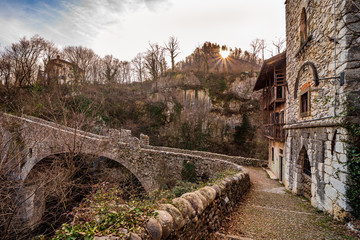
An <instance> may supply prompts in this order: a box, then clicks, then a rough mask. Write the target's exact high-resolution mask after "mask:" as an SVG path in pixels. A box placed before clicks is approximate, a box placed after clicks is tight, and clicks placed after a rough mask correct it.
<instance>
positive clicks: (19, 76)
mask: <svg viewBox="0 0 360 240" xmlns="http://www.w3.org/2000/svg"><path fill="white" fill-rule="evenodd" d="M45 45H46V41H45V40H44V39H43V38H41V37H39V36H37V35H35V36H33V37H32V38H31V39H30V40H28V39H26V38H25V37H24V38H22V39H20V41H19V42H18V43H13V44H12V45H11V47H9V48H6V49H5V52H6V55H7V56H8V57H9V59H10V61H11V66H12V74H13V76H14V82H15V85H17V86H24V85H29V84H32V83H33V82H35V81H36V77H37V71H38V69H39V58H40V56H41V53H42V51H43V50H44V47H45Z"/></svg>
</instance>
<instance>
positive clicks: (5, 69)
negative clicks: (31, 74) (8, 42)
mask: <svg viewBox="0 0 360 240" xmlns="http://www.w3.org/2000/svg"><path fill="white" fill-rule="evenodd" d="M10 76H11V60H10V58H9V56H8V55H7V54H2V55H1V56H0V83H3V84H4V85H5V86H6V87H9V84H10Z"/></svg>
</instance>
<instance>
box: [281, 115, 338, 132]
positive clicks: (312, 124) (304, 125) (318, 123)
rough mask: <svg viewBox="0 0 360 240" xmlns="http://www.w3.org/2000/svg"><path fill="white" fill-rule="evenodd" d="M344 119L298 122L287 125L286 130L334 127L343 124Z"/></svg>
mask: <svg viewBox="0 0 360 240" xmlns="http://www.w3.org/2000/svg"><path fill="white" fill-rule="evenodd" d="M343 120H344V117H337V118H335V117H325V118H320V119H313V120H308V121H303V122H296V123H290V124H286V125H285V126H284V129H300V128H316V127H334V126H337V125H339V124H341V123H342V122H343Z"/></svg>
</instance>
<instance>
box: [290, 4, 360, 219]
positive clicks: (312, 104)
mask: <svg viewBox="0 0 360 240" xmlns="http://www.w3.org/2000/svg"><path fill="white" fill-rule="evenodd" d="M353 4H357V5H358V6H360V5H359V1H348V0H336V1H335V9H336V10H335V15H334V1H333V0H288V1H286V38H287V61H286V65H287V66H286V73H287V82H288V90H289V92H288V94H287V100H286V126H285V128H286V129H287V132H286V136H287V137H286V143H285V149H286V173H285V174H286V176H285V177H286V182H285V185H286V187H287V188H288V189H290V190H292V192H294V193H296V194H301V195H305V196H307V195H309V191H308V190H307V187H306V185H310V186H311V187H310V196H308V197H309V198H310V199H311V203H312V205H314V206H315V207H317V208H319V209H321V210H325V211H326V212H329V213H331V214H332V215H334V216H335V217H338V218H340V219H341V218H342V217H343V216H344V212H347V211H351V209H350V207H349V206H348V204H347V200H346V197H345V193H346V182H347V169H346V165H345V163H346V161H347V157H346V139H347V133H346V131H345V129H343V128H341V127H339V123H341V122H342V120H343V118H342V116H344V115H346V111H345V104H346V103H347V99H348V96H349V95H350V94H353V93H355V94H357V95H358V94H359V90H360V85H359V82H360V81H359V79H360V63H359V62H360V48H359V42H360V38H359V34H358V33H359V30H360V29H359V26H360V17H359V14H355V13H354V10H356V6H355V5H353ZM334 16H335V20H336V21H334ZM335 29H336V30H335ZM334 30H335V31H334ZM335 43H336V44H335ZM335 45H336V49H335V47H334V46H335ZM335 56H336V57H335ZM340 73H344V78H345V83H344V84H343V85H341V84H340V82H339V79H336V80H335V79H334V78H333V77H334V76H335V75H336V76H339V75H340ZM323 78H332V79H327V80H324V79H323ZM302 107H304V108H302ZM305 110H306V111H305ZM301 153H304V154H301ZM305 159H308V160H309V163H310V170H311V173H310V178H309V179H310V182H309V181H308V180H307V178H306V176H305V175H304V174H305V172H306V168H307V166H306V161H307V160H305Z"/></svg>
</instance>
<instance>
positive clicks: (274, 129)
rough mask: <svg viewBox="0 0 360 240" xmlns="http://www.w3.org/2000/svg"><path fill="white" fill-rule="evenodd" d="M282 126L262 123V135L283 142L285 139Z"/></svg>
mask: <svg viewBox="0 0 360 240" xmlns="http://www.w3.org/2000/svg"><path fill="white" fill-rule="evenodd" d="M283 126H284V124H266V125H264V136H265V137H267V138H269V139H272V140H276V141H280V142H284V141H285V130H284V128H283Z"/></svg>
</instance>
